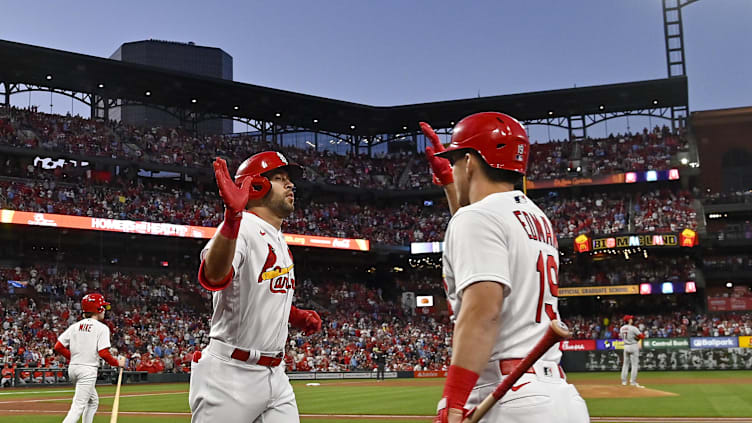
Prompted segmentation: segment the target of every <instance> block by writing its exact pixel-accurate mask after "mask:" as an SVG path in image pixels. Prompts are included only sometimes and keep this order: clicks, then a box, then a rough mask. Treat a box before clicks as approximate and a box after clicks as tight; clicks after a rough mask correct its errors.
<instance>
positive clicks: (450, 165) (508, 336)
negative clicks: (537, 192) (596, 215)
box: [421, 112, 590, 423]
mask: <svg viewBox="0 0 752 423" xmlns="http://www.w3.org/2000/svg"><path fill="white" fill-rule="evenodd" d="M421 129H422V130H423V132H424V134H425V135H426V136H427V137H428V138H429V139H430V140H431V143H432V144H433V147H429V148H427V149H426V153H427V157H428V161H429V164H430V166H431V170H432V172H433V176H434V183H436V184H438V185H441V186H443V187H444V190H445V193H446V196H447V199H448V200H449V209H450V212H451V213H452V215H453V216H452V219H451V221H450V222H449V226H448V228H447V231H446V235H445V238H444V241H445V249H444V255H443V266H444V289H445V291H446V294H447V300H448V303H449V306H450V315H451V319H452V320H453V321H454V324H455V326H454V339H453V342H452V359H451V364H452V365H451V367H450V368H449V372H448V375H447V380H446V383H445V385H444V394H443V397H442V398H441V401H439V406H438V410H437V417H436V420H435V421H436V422H450V423H454V422H461V421H462V420H463V419H464V417H465V416H466V415H467V413H468V411H469V410H471V409H472V408H473V407H475V406H477V405H478V404H479V403H480V402H481V401H482V400H483V399H484V398H486V397H487V396H488V395H489V394H491V393H492V392H493V391H494V389H495V388H496V386H497V385H499V384H500V383H501V381H502V380H503V378H504V377H505V376H506V375H508V374H510V373H511V372H512V370H513V369H514V368H515V366H516V365H517V364H518V363H519V362H520V361H521V360H522V359H523V358H524V357H525V356H526V355H527V354H528V353H529V352H530V351H531V350H532V349H533V347H534V346H535V344H536V343H537V342H538V340H539V339H540V338H542V337H543V335H544V334H545V333H546V331H547V330H548V328H549V326H550V323H551V321H552V320H554V319H557V318H558V303H557V298H556V295H557V290H558V286H557V285H558V267H559V251H558V242H557V240H556V233H555V232H554V230H553V225H551V222H550V221H549V220H548V218H547V217H546V215H545V214H544V213H543V212H542V211H541V210H540V209H539V208H538V207H537V206H536V205H535V204H534V203H533V202H532V201H531V200H530V199H529V198H527V196H526V195H525V194H524V193H522V192H520V191H517V190H515V188H514V187H515V185H516V184H517V183H518V182H519V181H520V180H521V178H522V177H523V175H525V172H526V170H527V159H528V154H529V152H530V142H529V141H528V138H527V133H526V132H525V128H524V127H523V126H522V125H521V124H520V123H519V122H517V120H515V119H514V118H512V117H511V116H507V115H505V114H502V113H494V112H486V113H477V114H474V115H471V116H468V117H466V118H464V119H463V120H461V121H460V122H459V123H458V124H457V125H456V126H455V127H454V130H453V132H452V139H451V144H450V145H449V147H448V148H447V149H446V150H444V148H443V146H442V145H441V143H440V141H439V139H438V137H437V136H436V134H435V133H434V132H433V130H432V129H431V127H430V126H429V125H428V124H426V123H421ZM560 358H561V352H560V351H559V348H558V345H554V346H553V347H551V348H550V349H548V350H547V351H546V352H545V353H544V354H543V355H542V357H541V359H540V360H538V361H537V362H536V363H535V364H534V365H533V366H532V367H531V368H530V369H529V370H527V372H526V373H524V374H523V375H522V376H521V378H520V379H519V381H518V382H517V384H516V385H514V386H512V388H511V390H510V392H508V393H507V394H506V395H505V396H504V397H503V398H501V400H500V401H499V402H497V403H496V404H495V405H494V406H493V407H492V408H491V410H490V411H488V413H487V414H486V415H485V417H484V418H483V419H482V420H481V421H484V422H497V421H498V422H502V421H503V422H508V423H516V422H525V423H533V422H554V421H555V422H560V423H570V422H571V423H581V422H589V421H590V418H589V417H588V412H587V406H586V405H585V401H584V400H583V399H582V398H581V397H580V395H579V393H578V392H577V390H576V389H575V388H574V386H572V385H569V384H568V383H567V382H566V379H565V375H564V372H563V371H562V370H561V368H560V367H559V365H558V363H559V360H560Z"/></svg>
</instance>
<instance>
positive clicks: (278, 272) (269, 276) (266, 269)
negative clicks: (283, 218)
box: [258, 244, 295, 294]
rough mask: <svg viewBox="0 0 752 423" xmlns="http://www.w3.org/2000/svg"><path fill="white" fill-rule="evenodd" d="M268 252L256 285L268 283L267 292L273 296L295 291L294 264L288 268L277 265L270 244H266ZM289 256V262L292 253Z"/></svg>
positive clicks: (275, 256) (274, 252) (275, 255)
mask: <svg viewBox="0 0 752 423" xmlns="http://www.w3.org/2000/svg"><path fill="white" fill-rule="evenodd" d="M267 246H268V251H267V254H266V260H264V265H263V266H262V267H261V273H259V277H258V283H264V282H266V281H269V290H270V291H271V292H272V293H274V294H284V293H286V292H287V290H290V289H292V290H295V276H294V274H293V272H292V269H293V267H294V266H295V265H294V264H290V265H289V266H285V267H282V266H279V265H277V254H276V251H275V250H274V247H272V246H271V244H267ZM288 253H289V254H290V260H292V253H290V252H289V250H288Z"/></svg>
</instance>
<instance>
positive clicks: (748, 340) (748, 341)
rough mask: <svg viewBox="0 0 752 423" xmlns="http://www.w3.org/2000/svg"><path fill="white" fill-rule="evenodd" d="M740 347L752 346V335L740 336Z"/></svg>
mask: <svg viewBox="0 0 752 423" xmlns="http://www.w3.org/2000/svg"><path fill="white" fill-rule="evenodd" d="M739 348H752V336H740V337H739Z"/></svg>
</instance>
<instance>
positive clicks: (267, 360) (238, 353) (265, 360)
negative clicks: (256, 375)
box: [230, 348, 282, 367]
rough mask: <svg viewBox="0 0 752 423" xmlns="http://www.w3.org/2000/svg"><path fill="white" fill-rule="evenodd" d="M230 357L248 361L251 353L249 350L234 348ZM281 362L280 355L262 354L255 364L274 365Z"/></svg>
mask: <svg viewBox="0 0 752 423" xmlns="http://www.w3.org/2000/svg"><path fill="white" fill-rule="evenodd" d="M230 357H231V358H234V359H235V360H240V361H248V359H249V358H250V357H251V353H250V351H246V350H241V349H238V348H235V351H233V352H232V355H230ZM281 362H282V357H269V356H266V355H262V356H261V357H259V359H258V361H257V362H256V363H255V364H258V365H259V366H267V367H276V366H279V363H281Z"/></svg>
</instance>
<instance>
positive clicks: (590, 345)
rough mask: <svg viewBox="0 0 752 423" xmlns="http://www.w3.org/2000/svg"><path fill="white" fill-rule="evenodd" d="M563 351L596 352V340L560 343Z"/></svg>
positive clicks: (573, 340)
mask: <svg viewBox="0 0 752 423" xmlns="http://www.w3.org/2000/svg"><path fill="white" fill-rule="evenodd" d="M559 349H560V350H562V351H595V349H596V345H595V339H569V340H566V341H561V342H559Z"/></svg>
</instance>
